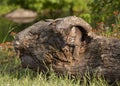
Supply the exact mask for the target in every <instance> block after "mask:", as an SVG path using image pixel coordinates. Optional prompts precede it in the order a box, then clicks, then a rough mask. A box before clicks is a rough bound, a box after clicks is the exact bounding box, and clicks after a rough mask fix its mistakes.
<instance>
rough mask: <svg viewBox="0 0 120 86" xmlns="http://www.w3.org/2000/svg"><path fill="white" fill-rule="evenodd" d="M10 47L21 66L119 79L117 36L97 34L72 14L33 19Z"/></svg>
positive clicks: (119, 41)
mask: <svg viewBox="0 0 120 86" xmlns="http://www.w3.org/2000/svg"><path fill="white" fill-rule="evenodd" d="M14 47H15V50H16V52H17V53H18V54H19V57H20V59H21V64H22V66H23V67H28V68H30V69H33V70H35V71H36V70H37V69H38V68H39V69H40V70H41V71H44V72H46V71H48V70H49V69H50V68H52V69H53V70H54V71H55V72H56V73H67V74H70V75H78V74H80V75H83V74H84V73H85V72H86V71H89V72H90V73H95V72H96V71H97V73H98V74H101V75H104V76H105V77H107V78H108V79H110V80H112V79H113V80H115V79H118V80H120V40H118V39H112V38H105V37H102V36H97V35H95V34H94V33H93V32H92V27H91V26H90V25H89V24H88V23H87V22H85V21H84V20H83V19H81V18H77V17H75V16H70V17H65V18H60V19H55V20H45V21H40V22H37V23H35V24H34V25H32V26H30V27H28V28H26V29H25V30H23V31H21V32H20V33H18V34H17V36H16V38H15V41H14Z"/></svg>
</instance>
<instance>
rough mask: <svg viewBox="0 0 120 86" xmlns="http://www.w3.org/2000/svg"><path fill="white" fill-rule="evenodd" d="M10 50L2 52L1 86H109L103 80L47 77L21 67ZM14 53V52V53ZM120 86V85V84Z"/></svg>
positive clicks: (52, 75)
mask: <svg viewBox="0 0 120 86" xmlns="http://www.w3.org/2000/svg"><path fill="white" fill-rule="evenodd" d="M10 52H11V50H9V49H8V48H7V49H5V50H4V51H2V50H0V86H109V85H108V83H107V81H105V79H103V78H101V77H100V78H95V77H94V78H90V77H89V75H86V76H84V78H83V79H82V82H81V80H80V78H79V77H77V78H76V79H75V78H70V77H68V76H67V75H65V76H64V77H63V76H59V77H58V76H56V74H55V73H54V72H52V71H51V72H50V75H49V76H47V75H46V74H43V73H37V72H34V71H32V70H30V69H28V68H26V69H23V68H21V67H20V59H19V58H18V57H17V56H15V54H14V53H13V54H9V53H10ZM12 52H14V51H12ZM118 84H119V86H120V83H118Z"/></svg>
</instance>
